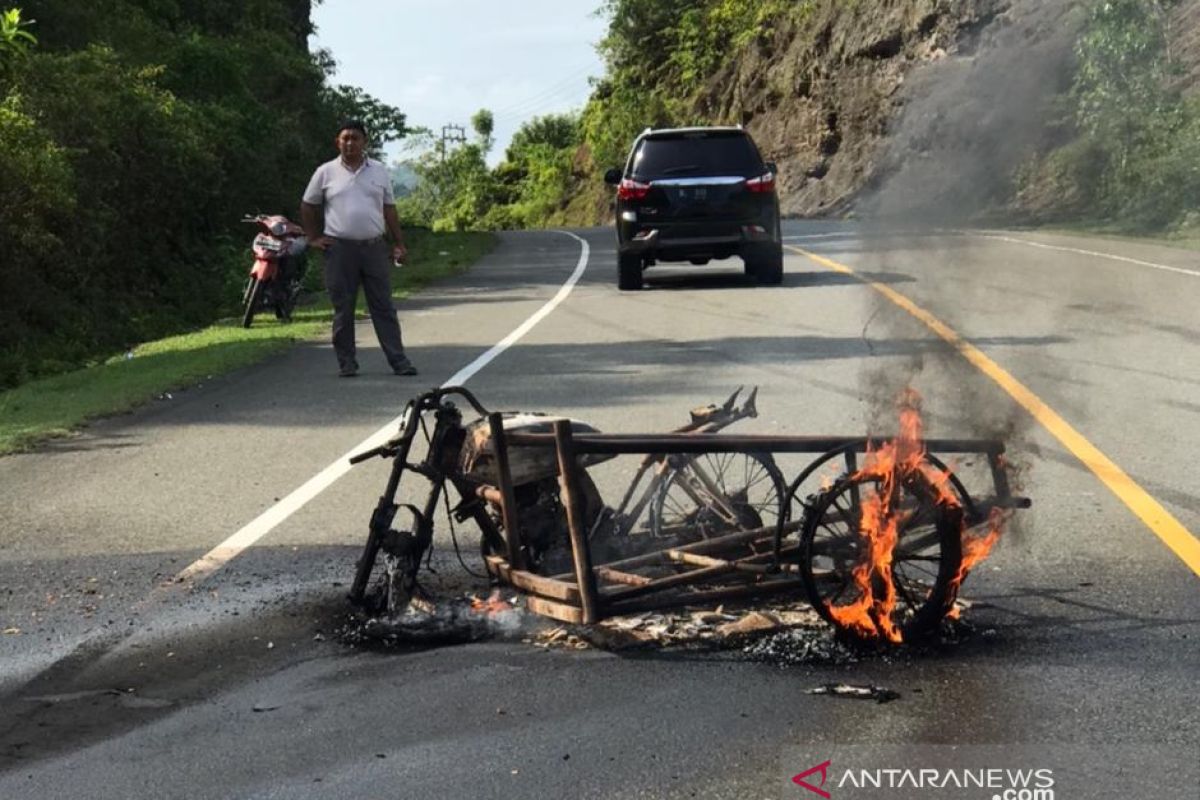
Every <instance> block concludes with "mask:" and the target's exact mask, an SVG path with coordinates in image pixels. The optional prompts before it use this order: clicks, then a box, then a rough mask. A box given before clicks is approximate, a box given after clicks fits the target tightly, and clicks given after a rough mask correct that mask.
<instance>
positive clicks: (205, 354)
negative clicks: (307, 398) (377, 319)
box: [0, 229, 495, 455]
mask: <svg viewBox="0 0 1200 800" xmlns="http://www.w3.org/2000/svg"><path fill="white" fill-rule="evenodd" d="M406 239H407V243H408V247H409V258H408V263H407V264H406V265H405V266H404V268H402V269H398V270H395V271H394V272H393V274H392V287H393V290H394V291H393V296H394V297H396V298H398V299H402V298H405V297H407V296H409V295H410V294H412V293H414V292H416V291H418V290H420V289H421V288H422V287H424V286H426V285H427V284H429V283H431V282H433V281H436V280H439V279H441V278H446V277H449V276H451V275H456V274H458V273H461V272H464V271H466V270H467V269H468V268H469V267H470V266H471V265H472V264H474V263H475V262H476V261H478V260H479V259H480V258H481V257H482V256H484V255H485V254H486V253H488V252H489V251H490V250H491V249H492V247H493V246H494V244H495V238H494V237H493V236H492V235H491V234H489V233H474V232H468V233H432V232H429V231H425V230H420V229H413V230H410V231H408V232H407V233H406ZM320 267H321V262H320V257H319V256H313V257H312V260H311V262H310V265H309V268H310V269H311V270H318V271H319V270H320ZM364 309H365V305H364V303H363V302H362V299H361V296H360V300H359V313H360V314H363V313H365V311H364ZM331 318H332V310H331V309H330V306H329V300H328V298H326V297H325V296H324V294H321V295H320V296H319V299H318V300H316V301H315V302H313V303H311V304H308V305H305V306H303V307H301V308H298V309H297V310H296V313H295V315H294V319H293V321H292V322H291V323H290V324H282V323H280V322H278V321H276V320H275V319H274V318H273V317H272V315H270V314H262V315H259V316H258V317H256V318H255V320H254V326H253V327H252V328H250V329H248V330H247V329H245V328H242V327H241V324H240V323H241V319H240V317H238V318H236V319H234V318H231V319H227V320H221V321H219V322H217V323H216V324H214V325H211V326H209V327H207V328H204V329H203V330H199V331H194V332H192V333H186V334H181V335H179V336H171V337H169V338H166V339H159V340H157V341H153V342H146V343H144V344H141V345H139V346H137V347H135V348H134V349H133V350H132V351H131V354H125V355H121V356H117V357H114V358H111V359H108V360H107V361H104V362H102V363H98V364H95V365H93V366H90V367H87V368H85V369H80V370H75V371H74V372H68V373H64V374H62V375H55V376H53V377H49V378H42V379H39V380H35V381H30V382H29V383H26V384H23V385H21V386H18V387H17V388H15V389H10V390H8V391H5V392H0V455H3V454H8V453H13V452H17V451H20V450H24V449H28V448H29V447H30V446H32V445H34V444H36V443H37V442H40V441H44V440H46V439H50V438H54V437H59V436H66V435H69V434H70V433H71V432H72V431H74V430H76V429H78V428H79V427H80V426H81V425H82V424H84V423H85V422H86V421H87V420H89V419H94V418H96V417H100V416H106V415H110V414H117V413H121V412H124V411H129V410H130V409H133V408H136V407H137V406H140V405H142V404H144V403H146V402H149V401H151V400H153V399H154V398H156V397H161V396H162V395H163V394H165V393H168V392H172V391H175V390H178V389H181V388H184V387H187V386H194V385H195V384H197V383H200V382H202V381H204V380H207V379H209V378H212V377H214V376H216V375H221V374H223V373H227V372H231V371H233V370H235V369H239V368H241V367H246V366H249V365H251V364H254V363H256V362H259V361H262V360H263V359H265V358H267V357H268V356H270V355H272V354H274V353H278V352H280V351H282V350H284V349H286V348H288V347H290V346H291V345H292V344H293V343H294V342H297V341H302V340H307V339H313V338H316V337H320V336H328V335H329V323H330V320H331Z"/></svg>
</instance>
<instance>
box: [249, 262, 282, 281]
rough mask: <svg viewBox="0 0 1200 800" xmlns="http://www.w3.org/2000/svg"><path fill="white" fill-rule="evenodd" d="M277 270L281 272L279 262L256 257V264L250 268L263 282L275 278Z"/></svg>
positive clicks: (253, 274)
mask: <svg viewBox="0 0 1200 800" xmlns="http://www.w3.org/2000/svg"><path fill="white" fill-rule="evenodd" d="M277 272H279V262H277V261H274V260H272V259H266V258H256V259H254V266H253V267H251V268H250V274H251V275H252V276H253V277H254V278H256V279H258V280H259V281H261V282H263V283H266V282H267V281H269V280H271V279H272V278H274V277H275V273H277Z"/></svg>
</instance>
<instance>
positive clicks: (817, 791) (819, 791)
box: [792, 761, 830, 800]
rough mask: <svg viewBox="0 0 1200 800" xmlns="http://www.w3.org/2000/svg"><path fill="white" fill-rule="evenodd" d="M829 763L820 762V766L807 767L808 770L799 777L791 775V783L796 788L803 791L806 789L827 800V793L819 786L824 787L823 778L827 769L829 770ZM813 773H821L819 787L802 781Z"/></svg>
mask: <svg viewBox="0 0 1200 800" xmlns="http://www.w3.org/2000/svg"><path fill="white" fill-rule="evenodd" d="M829 763H830V762H828V761H822V762H821V763H820V764H817V765H816V766H815V767H809V768H808V769H806V770H804V772H801V773H800V774H799V775H793V776H792V783H794V784H796V785H797V786H803V787H804V788H805V789H808V790H809V791H810V792H812V793H813V794H816V795H820V796H821V797H824V798H825V800H829V792H827V791H825V790H824V789H822V788H821V786H824V785H825V778H826V775H825V771H826V770H827V769H829ZM815 772H819V773H821V784H820V786H813V785H812V784H811V783H809V782H808V781H806V780H804V779H805V778H807V777H808V776H809V775H812V774H813V773H815Z"/></svg>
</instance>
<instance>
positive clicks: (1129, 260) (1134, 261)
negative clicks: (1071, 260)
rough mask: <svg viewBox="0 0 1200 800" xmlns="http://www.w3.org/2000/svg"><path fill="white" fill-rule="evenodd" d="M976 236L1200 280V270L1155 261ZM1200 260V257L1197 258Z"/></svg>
mask: <svg viewBox="0 0 1200 800" xmlns="http://www.w3.org/2000/svg"><path fill="white" fill-rule="evenodd" d="M975 235H976V236H983V237H986V238H988V239H999V240H1000V241H1002V242H1013V243H1015V244H1026V245H1029V246H1030V247H1040V248H1042V249H1043V250H1060V251H1062V252H1064V253H1076V254H1078V255H1083V256H1095V257H1096V258H1107V259H1111V260H1113V261H1124V262H1126V263H1127V264H1137V265H1138V266H1140V267H1151V268H1153V269H1161V270H1166V271H1167V272H1178V273H1179V274H1181V275H1191V276H1192V277H1193V278H1200V270H1194V269H1184V268H1183V267H1169V266H1167V265H1166V264H1156V263H1155V262H1153V261H1142V260H1140V259H1137V258H1127V257H1125V256H1117V255H1113V254H1112V253H1098V252H1096V251H1095V250H1081V249H1079V248H1077V247H1062V246H1060V245H1055V244H1043V243H1042V242H1033V241H1030V240H1029V239H1019V238H1017V237H1015V236H1002V235H1001V234H998V233H978V234H975ZM1197 259H1198V260H1200V255H1198V256H1197Z"/></svg>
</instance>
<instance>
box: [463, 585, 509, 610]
mask: <svg viewBox="0 0 1200 800" xmlns="http://www.w3.org/2000/svg"><path fill="white" fill-rule="evenodd" d="M513 608H514V606H513V604H512V603H510V602H508V601H507V600H505V599H504V598H502V597H501V596H500V590H499V589H495V590H493V591H492V593H491V594H490V595H488V599H487V600H484V599H482V598H480V597H478V596H474V595H473V596H472V597H471V610H472V611H474V612H476V613H478V614H483V615H484V616H489V617H490V616H493V615H495V614H502V613H504V612H505V611H512V610H513Z"/></svg>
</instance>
